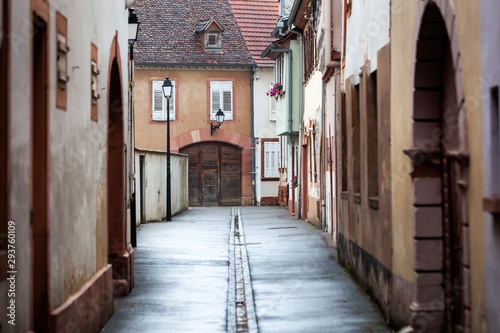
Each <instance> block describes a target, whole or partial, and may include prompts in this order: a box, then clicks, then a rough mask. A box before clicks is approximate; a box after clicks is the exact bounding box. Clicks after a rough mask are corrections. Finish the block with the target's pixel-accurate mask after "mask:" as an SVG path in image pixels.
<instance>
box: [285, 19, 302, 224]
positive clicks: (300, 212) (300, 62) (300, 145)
mask: <svg viewBox="0 0 500 333" xmlns="http://www.w3.org/2000/svg"><path fill="white" fill-rule="evenodd" d="M293 27H294V26H293V24H292V25H290V26H289V29H288V30H289V31H290V32H291V33H292V34H294V35H297V40H298V41H299V75H300V79H299V80H300V81H299V82H300V83H301V84H300V87H299V145H298V147H297V149H299V154H298V158H297V159H298V160H299V161H297V166H298V168H297V169H298V170H297V176H298V177H297V181H298V191H297V192H298V193H299V195H298V196H297V218H298V219H301V218H302V211H301V207H300V206H301V194H302V135H301V131H302V117H303V115H302V111H303V110H302V109H303V108H302V99H303V96H302V94H303V89H302V86H303V84H304V81H303V76H302V74H303V69H302V66H303V61H302V57H303V55H304V52H303V47H304V45H303V43H302V34H301V33H299V32H297V31H294V30H293ZM290 132H291V131H290Z"/></svg>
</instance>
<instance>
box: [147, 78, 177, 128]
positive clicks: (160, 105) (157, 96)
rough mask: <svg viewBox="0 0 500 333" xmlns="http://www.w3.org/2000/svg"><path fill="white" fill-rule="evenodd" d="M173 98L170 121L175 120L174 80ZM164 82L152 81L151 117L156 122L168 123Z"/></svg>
mask: <svg viewBox="0 0 500 333" xmlns="http://www.w3.org/2000/svg"><path fill="white" fill-rule="evenodd" d="M172 85H173V87H172V97H171V98H170V101H169V110H170V115H169V118H170V120H175V114H176V110H175V107H176V105H175V94H176V84H175V81H173V80H172ZM162 86H163V81H159V80H154V81H151V95H152V96H151V97H152V98H151V114H152V115H151V116H152V119H153V120H154V121H167V99H166V98H165V96H163V90H162Z"/></svg>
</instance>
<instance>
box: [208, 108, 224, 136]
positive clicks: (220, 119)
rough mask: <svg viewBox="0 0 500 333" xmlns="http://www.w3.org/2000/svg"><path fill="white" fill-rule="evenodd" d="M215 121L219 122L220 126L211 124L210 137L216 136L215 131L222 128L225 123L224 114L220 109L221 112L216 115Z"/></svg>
mask: <svg viewBox="0 0 500 333" xmlns="http://www.w3.org/2000/svg"><path fill="white" fill-rule="evenodd" d="M215 120H216V121H217V124H218V125H214V124H210V125H211V127H212V128H211V132H210V135H214V133H215V131H216V130H217V129H218V128H219V127H220V125H222V123H223V122H224V112H223V111H222V110H221V109H219V111H217V113H216V114H215Z"/></svg>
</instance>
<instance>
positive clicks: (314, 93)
mask: <svg viewBox="0 0 500 333" xmlns="http://www.w3.org/2000/svg"><path fill="white" fill-rule="evenodd" d="M322 76H323V75H322V73H321V72H320V71H315V72H314V74H313V75H312V76H311V78H310V79H309V81H308V82H307V85H306V86H305V88H304V116H303V120H304V121H303V124H304V126H307V127H309V121H312V120H316V141H317V142H316V149H317V154H318V155H317V156H318V157H317V166H316V170H317V173H318V183H317V184H318V186H319V179H320V172H321V160H320V159H319V156H320V155H321V151H320V149H321V146H320V145H319V144H318V143H320V140H319V138H320V137H321V136H320V135H322V133H321V109H322V98H323V79H322ZM311 137H312V135H311ZM310 149H313V147H312V146H311V147H310ZM309 163H312V161H309ZM311 167H312V166H311V165H309V166H308V168H311ZM312 184H313V183H312V182H309V185H312ZM318 186H310V187H309V190H308V193H307V194H308V195H309V196H310V197H314V198H319V197H320V188H319V187H318Z"/></svg>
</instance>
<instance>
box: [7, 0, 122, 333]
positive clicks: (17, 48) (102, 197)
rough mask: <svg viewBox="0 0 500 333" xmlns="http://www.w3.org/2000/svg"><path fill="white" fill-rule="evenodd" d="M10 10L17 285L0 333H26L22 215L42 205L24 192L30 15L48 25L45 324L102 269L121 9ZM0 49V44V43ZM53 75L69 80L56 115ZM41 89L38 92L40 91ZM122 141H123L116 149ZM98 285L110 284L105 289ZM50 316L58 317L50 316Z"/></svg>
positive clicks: (23, 6) (26, 225) (108, 5)
mask: <svg viewBox="0 0 500 333" xmlns="http://www.w3.org/2000/svg"><path fill="white" fill-rule="evenodd" d="M3 3H5V2H2V4H3ZM9 6H10V8H9V11H8V13H7V15H8V17H9V18H10V27H9V28H10V34H9V37H8V38H9V41H10V54H9V62H10V63H9V69H10V76H9V83H8V86H9V90H8V96H9V100H10V104H9V107H8V110H7V112H8V113H9V117H10V121H9V124H8V126H9V139H8V142H9V151H10V159H9V163H10V165H9V169H10V182H11V186H10V188H9V193H8V197H9V210H10V216H9V219H10V220H12V221H15V222H16V236H17V239H16V242H17V253H16V259H17V260H16V261H17V271H18V272H19V275H18V276H17V279H16V297H15V299H16V308H17V312H16V326H11V325H5V322H4V320H5V318H4V316H2V318H1V319H0V323H1V324H2V332H3V331H5V332H26V331H28V330H30V329H32V328H33V327H32V325H33V323H32V319H31V316H32V314H31V313H30V311H31V310H30V309H31V308H32V304H33V303H32V302H36V301H37V300H36V299H35V300H33V295H32V294H31V293H32V281H31V280H32V275H33V276H36V278H33V279H34V280H36V279H37V278H39V275H38V276H37V273H36V272H35V273H34V274H33V272H31V264H32V261H33V257H32V251H33V250H34V249H32V248H31V245H32V244H33V243H32V241H33V239H32V233H33V227H32V226H31V225H30V210H31V209H32V208H33V207H32V204H33V198H36V197H37V195H38V196H40V195H41V194H40V193H34V192H32V191H31V189H33V183H34V182H35V181H37V179H36V178H32V173H33V172H34V171H36V170H37V169H40V167H41V166H40V165H36V164H35V165H34V164H33V163H32V162H33V159H32V158H33V154H35V155H36V154H39V153H40V151H34V152H33V151H32V150H33V145H32V140H33V126H34V125H33V124H32V122H33V112H32V109H35V110H38V109H37V107H38V105H36V103H37V101H34V102H33V103H32V101H31V96H34V90H33V85H32V83H33V82H32V78H33V77H34V75H33V73H32V72H33V71H32V69H33V63H32V58H33V59H40V58H42V59H45V58H44V55H43V54H33V51H34V50H40V49H42V48H41V47H38V48H37V49H35V48H34V44H35V43H36V42H34V40H36V38H37V33H38V31H37V30H36V29H34V27H33V10H35V11H39V12H37V13H38V15H40V16H41V17H42V16H43V17H44V20H46V21H47V23H48V25H47V29H46V35H47V40H46V41H47V54H46V57H47V66H48V68H47V75H48V87H47V89H46V90H45V91H44V93H43V94H44V95H45V94H46V96H47V113H48V117H47V123H48V129H47V134H48V143H47V147H48V152H47V158H46V161H47V162H48V172H47V173H48V181H47V183H48V186H47V193H48V195H47V199H48V207H47V211H48V222H47V226H46V227H47V230H48V231H47V233H48V236H47V237H46V240H47V242H48V244H47V252H48V257H46V258H44V260H43V261H46V262H47V266H48V267H47V269H48V274H47V276H48V282H47V284H48V290H44V292H45V293H46V294H48V306H49V309H48V310H49V314H50V312H53V311H54V310H55V309H57V308H58V307H60V306H61V305H63V304H64V303H68V302H69V303H70V302H72V301H73V300H75V299H77V298H78V292H80V291H81V290H83V289H85V288H86V284H87V283H89V282H91V283H93V282H92V281H95V280H93V279H94V278H96V276H97V275H98V274H100V273H99V272H100V271H101V270H103V269H107V263H108V258H107V253H108V239H107V216H106V212H107V201H106V186H107V179H106V170H107V165H106V158H107V126H108V88H109V87H108V74H109V67H110V54H111V45H112V42H113V40H114V39H115V37H116V40H117V43H118V45H119V51H118V56H119V59H118V63H119V67H120V68H121V71H122V72H121V77H120V85H121V94H122V97H123V98H122V102H123V104H122V110H123V112H124V117H123V119H124V124H122V125H123V126H124V127H125V126H126V125H125V122H126V120H127V117H126V110H127V89H126V87H127V85H128V80H127V77H128V76H127V46H128V43H127V31H128V11H127V9H126V8H125V2H124V1H123V0H114V1H99V0H89V1H85V2H78V1H31V2H30V1H17V0H15V1H14V0H10V1H9ZM40 8H48V10H45V9H40ZM42 11H43V13H42ZM60 17H64V18H65V19H66V20H67V31H66V41H65V43H66V45H67V46H68V48H69V51H67V53H66V65H67V67H64V66H61V65H60V64H58V55H57V52H58V51H57V50H58V49H59V46H58V42H57V41H58V40H60V39H59V38H60V37H58V33H60V31H59V30H58V29H59V24H60ZM32 32H33V33H32ZM4 37H5V36H4ZM39 39H41V38H39ZM2 40H3V41H5V39H3V38H2ZM91 44H94V45H95V46H96V47H97V49H98V57H97V68H96V69H97V70H98V71H99V74H98V75H97V77H98V91H97V93H99V95H100V98H98V99H97V101H96V103H97V108H98V113H97V121H92V120H91V108H92V98H91ZM42 61H43V60H42ZM37 69H38V68H35V69H34V71H35V72H36V71H37ZM62 69H66V74H67V77H68V80H67V82H66V84H65V88H64V91H65V94H66V97H67V98H66V100H67V102H66V107H65V108H64V107H61V105H60V104H59V98H58V96H59V95H57V92H56V90H57V87H58V86H59V84H60V83H61V82H60V81H59V80H58V78H60V77H62V76H61V75H60V74H59V73H58V70H59V71H61V70H62ZM40 85H41V86H43V82H41V83H40ZM33 104H34V105H33ZM2 112H4V110H2ZM125 128H126V127H125ZM42 135H43V134H42ZM128 138H129V136H128V134H127V133H126V132H125V141H127V140H128ZM2 190H3V189H2ZM124 200H125V198H124ZM2 223H3V222H2ZM40 247H43V244H42V245H41V246H40ZM35 250H36V249H35ZM106 281H107V282H110V281H111V279H108V280H106ZM5 287H6V284H5V282H0V293H1V294H2V295H5V294H6V293H5ZM87 287H88V286H87ZM46 289H47V288H46ZM94 301H95V299H94ZM4 302H5V298H4V297H1V301H0V305H2V307H3V305H4ZM69 303H68V304H69ZM36 310H39V309H36ZM2 313H3V312H2ZM52 315H53V316H57V314H54V313H52ZM103 316H104V314H103ZM66 319H67V318H66ZM90 321H91V320H87V321H82V322H79V324H80V323H81V324H82V325H83V326H81V329H83V330H85V329H86V327H87V326H85V325H86V324H88V323H89V322H90ZM73 323H74V322H73ZM54 330H55V329H54ZM47 331H48V330H47ZM51 331H52V329H51Z"/></svg>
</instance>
